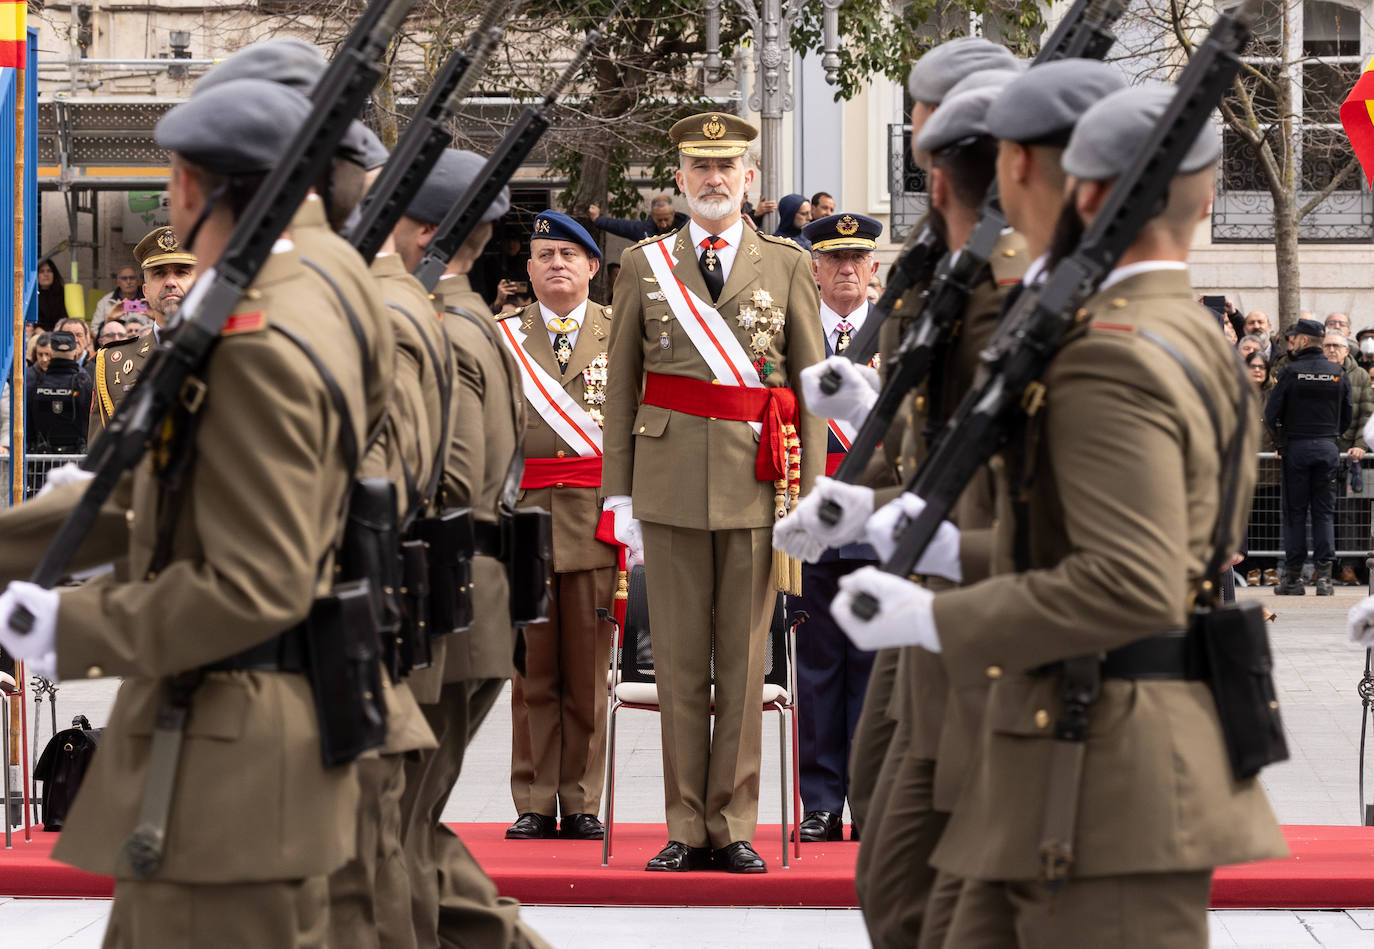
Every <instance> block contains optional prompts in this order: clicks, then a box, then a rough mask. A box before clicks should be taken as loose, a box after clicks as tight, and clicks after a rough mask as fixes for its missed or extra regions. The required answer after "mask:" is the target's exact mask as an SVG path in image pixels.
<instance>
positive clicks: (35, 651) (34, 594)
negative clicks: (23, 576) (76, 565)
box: [0, 580, 58, 679]
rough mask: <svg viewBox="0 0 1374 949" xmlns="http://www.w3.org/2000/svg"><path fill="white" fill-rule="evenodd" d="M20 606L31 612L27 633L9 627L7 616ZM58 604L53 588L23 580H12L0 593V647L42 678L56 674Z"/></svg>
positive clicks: (50, 677)
mask: <svg viewBox="0 0 1374 949" xmlns="http://www.w3.org/2000/svg"><path fill="white" fill-rule="evenodd" d="M21 606H22V607H24V608H25V609H27V610H28V611H29V612H30V613H32V614H33V629H32V630H30V631H29V632H28V633H17V632H15V631H14V630H12V629H10V617H11V616H12V615H13V614H14V612H15V611H16V610H17V609H19V607H21ZM57 606H58V594H57V593H56V592H54V591H52V590H45V589H43V588H42V587H40V586H38V585H37V584H34V583H29V582H27V581H24V580H15V581H14V582H13V583H11V584H10V585H9V587H8V588H6V590H5V592H4V593H2V594H0V648H3V649H4V650H5V652H7V653H9V654H10V655H11V656H14V657H15V658H16V659H22V660H24V661H25V662H27V663H29V664H30V666H31V668H32V669H33V671H34V672H36V673H38V674H39V675H41V676H43V678H45V679H52V678H55V677H56V671H57V655H56V648H57Z"/></svg>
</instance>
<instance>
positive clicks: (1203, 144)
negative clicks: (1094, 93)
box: [1064, 83, 1221, 181]
mask: <svg viewBox="0 0 1374 949" xmlns="http://www.w3.org/2000/svg"><path fill="white" fill-rule="evenodd" d="M1173 98H1174V87H1173V86H1167V85H1164V84H1162V83H1158V84H1156V83H1152V84H1150V85H1146V86H1134V87H1132V88H1130V89H1121V90H1118V91H1117V92H1114V93H1112V94H1110V95H1108V96H1106V97H1105V98H1103V99H1101V100H1100V101H1099V102H1097V103H1096V104H1095V105H1093V106H1092V108H1090V109H1088V111H1087V112H1085V113H1084V114H1083V119H1082V121H1081V122H1079V123H1078V125H1077V126H1076V127H1075V128H1074V133H1073V137H1072V138H1070V139H1069V147H1068V148H1067V149H1066V150H1065V152H1064V170H1065V171H1067V172H1068V173H1069V174H1071V175H1073V176H1075V177H1077V178H1084V179H1089V180H1093V181H1102V180H1106V179H1108V178H1115V177H1116V176H1117V175H1119V174H1121V173H1122V172H1123V171H1125V170H1126V169H1127V168H1129V167H1130V166H1131V163H1132V162H1134V161H1135V160H1136V158H1137V157H1139V155H1140V152H1141V150H1142V149H1143V148H1144V147H1145V141H1146V139H1148V138H1149V137H1150V133H1151V132H1153V131H1154V129H1155V126H1157V125H1158V124H1159V120H1160V119H1161V118H1163V117H1164V112H1165V110H1166V109H1168V108H1169V103H1170V102H1171V101H1173ZM1220 156H1221V130H1220V129H1219V128H1218V127H1217V124H1216V123H1215V122H1209V123H1208V124H1207V125H1206V126H1204V127H1203V129H1202V131H1201V132H1199V133H1198V136H1197V138H1196V139H1195V140H1194V141H1193V145H1192V147H1191V148H1189V149H1188V154H1187V155H1185V156H1184V158H1183V163H1182V164H1181V165H1179V168H1178V173H1179V174H1180V175H1189V174H1192V173H1193V172H1196V171H1201V170H1202V169H1203V168H1206V167H1207V166H1209V165H1211V164H1212V163H1213V162H1215V161H1216V160H1217V158H1219V157H1220Z"/></svg>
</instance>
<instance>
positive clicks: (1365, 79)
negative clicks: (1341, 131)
mask: <svg viewBox="0 0 1374 949" xmlns="http://www.w3.org/2000/svg"><path fill="white" fill-rule="evenodd" d="M1341 125H1342V126H1344V128H1345V134H1346V136H1347V137H1348V138H1349V139H1350V147H1351V148H1352V149H1353V150H1354V152H1355V157H1356V158H1358V159H1359V160H1360V168H1361V169H1362V170H1363V171H1364V177H1365V183H1366V184H1368V185H1370V186H1371V187H1374V59H1371V60H1370V61H1369V62H1368V64H1366V65H1365V67H1364V72H1363V73H1361V74H1360V78H1359V79H1358V80H1357V81H1356V82H1355V88H1353V89H1351V90H1350V95H1348V96H1346V97H1345V101H1344V102H1342V103H1341Z"/></svg>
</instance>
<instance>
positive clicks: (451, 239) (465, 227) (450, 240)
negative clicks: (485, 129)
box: [411, 0, 624, 291]
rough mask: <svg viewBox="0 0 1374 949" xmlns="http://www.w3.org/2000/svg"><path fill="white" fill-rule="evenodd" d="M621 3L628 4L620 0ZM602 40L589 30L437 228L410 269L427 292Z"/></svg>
mask: <svg viewBox="0 0 1374 949" xmlns="http://www.w3.org/2000/svg"><path fill="white" fill-rule="evenodd" d="M621 2H622V3H623V2H624V0H621ZM620 5H621V4H620V3H617V4H616V7H615V9H613V10H612V11H611V14H610V16H609V17H607V19H608V20H611V19H614V18H615V14H616V12H617V11H618V10H619V9H620ZM600 42H601V31H600V30H599V29H592V30H589V31H588V32H587V37H586V39H584V40H583V41H582V45H581V46H580V47H578V50H577V53H576V54H575V55H574V56H573V58H572V62H570V63H569V64H568V66H567V68H566V69H564V70H563V72H562V73H561V74H560V75H559V76H558V78H557V79H555V80H554V82H553V84H552V85H550V86H549V88H548V89H547V90H546V91H545V93H544V95H543V96H542V97H541V99H540V101H539V103H538V104H536V105H532V106H526V107H525V111H524V112H522V113H520V117H519V118H518V119H516V120H515V124H514V125H513V126H511V129H510V131H509V132H507V133H506V137H505V138H503V139H501V144H500V145H498V146H496V151H494V152H492V153H491V157H489V158H488V159H487V162H486V164H485V165H483V166H482V170H481V172H479V173H478V175H477V178H476V180H475V181H473V183H472V184H471V185H469V186H468V190H467V191H465V192H464V193H463V196H462V197H461V198H459V199H458V203H457V204H455V205H454V206H453V207H451V208H449V211H448V213H447V214H445V215H444V219H443V220H442V221H440V222H439V224H438V227H436V228H435V232H434V236H433V237H432V238H430V241H429V244H428V245H427V246H426V247H425V254H424V256H423V257H421V258H420V262H419V263H418V264H416V265H415V269H414V270H413V271H411V272H412V273H413V274H414V275H415V278H416V279H417V280H419V281H420V283H422V284H424V287H425V289H426V290H431V291H432V290H433V289H434V286H435V284H437V283H438V282H439V278H440V277H442V276H443V275H444V271H445V270H447V269H448V262H449V260H450V259H451V258H452V257H453V255H454V254H455V253H457V252H458V248H459V247H462V246H463V242H464V241H465V240H467V239H468V236H469V235H470V234H471V233H472V232H473V231H474V230H475V229H476V228H477V225H478V224H480V223H481V221H482V215H483V214H485V213H486V210H487V208H489V207H491V203H492V202H493V201H495V200H496V197H497V195H499V194H500V193H501V189H502V188H504V187H505V186H506V183H507V182H509V181H510V179H511V177H512V176H513V175H514V174H515V172H516V170H517V169H518V168H519V167H520V165H521V163H522V162H523V161H524V160H525V159H526V157H528V156H529V153H530V152H532V151H533V150H534V146H535V145H537V144H538V143H539V139H540V138H542V137H543V135H544V133H545V132H546V131H547V130H548V128H549V126H550V125H551V124H552V119H551V118H550V117H549V111H550V110H551V109H552V107H553V104H554V102H555V101H556V100H557V99H558V97H559V96H560V95H561V94H562V93H563V90H564V89H566V88H567V86H568V84H569V83H571V82H572V81H573V77H575V76H576V75H577V72H578V70H580V69H581V68H582V66H583V64H584V63H586V61H587V57H589V56H590V55H591V54H592V50H593V49H594V48H595V47H596V45H597V44H598V43H600Z"/></svg>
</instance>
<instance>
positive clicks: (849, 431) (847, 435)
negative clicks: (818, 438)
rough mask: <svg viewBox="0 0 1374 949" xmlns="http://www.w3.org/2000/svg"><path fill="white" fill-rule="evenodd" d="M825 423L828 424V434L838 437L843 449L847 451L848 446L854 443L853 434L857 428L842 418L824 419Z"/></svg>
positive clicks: (855, 433) (856, 431)
mask: <svg viewBox="0 0 1374 949" xmlns="http://www.w3.org/2000/svg"><path fill="white" fill-rule="evenodd" d="M826 424H827V425H829V426H830V434H832V435H834V436H835V437H836V438H837V439H839V442H840V444H841V445H843V446H844V450H845V451H849V446H850V445H852V444H853V443H854V436H855V435H857V434H858V433H859V430H858V429H857V428H855V427H854V426H853V425H851V424H849V423H848V422H846V421H845V420H844V419H842V418H832V419H826Z"/></svg>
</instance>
